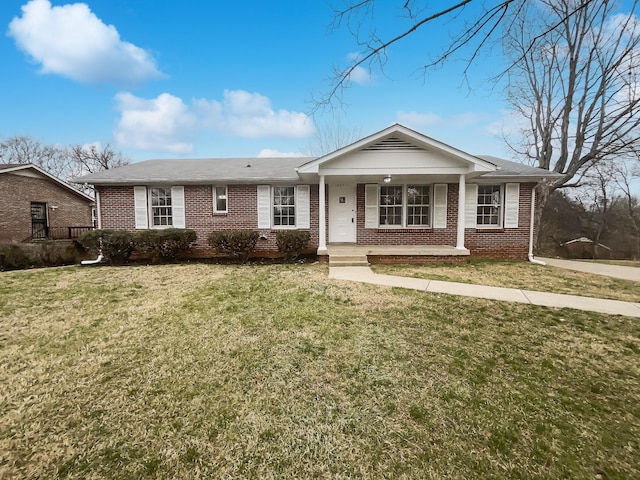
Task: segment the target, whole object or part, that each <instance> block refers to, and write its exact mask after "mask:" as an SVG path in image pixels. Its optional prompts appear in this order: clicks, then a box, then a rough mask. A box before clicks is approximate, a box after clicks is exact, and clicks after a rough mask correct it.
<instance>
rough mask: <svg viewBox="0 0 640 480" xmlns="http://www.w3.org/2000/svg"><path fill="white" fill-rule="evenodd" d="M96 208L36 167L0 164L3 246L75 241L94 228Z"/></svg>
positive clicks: (86, 198)
mask: <svg viewBox="0 0 640 480" xmlns="http://www.w3.org/2000/svg"><path fill="white" fill-rule="evenodd" d="M93 205H94V202H93V199H92V198H91V197H89V196H88V195H85V194H84V193H82V192H80V191H78V190H76V189H75V188H73V187H72V186H71V185H68V184H67V183H65V182H63V181H62V180H60V179H58V178H56V177H54V176H52V175H50V174H48V173H47V172H45V171H44V170H42V169H41V168H39V167H37V166H35V165H31V164H26V165H7V164H0V242H27V241H31V240H43V239H58V238H70V237H75V236H77V235H78V234H79V233H81V232H82V231H84V230H86V229H88V228H90V227H91V226H92V225H93V223H92V208H93Z"/></svg>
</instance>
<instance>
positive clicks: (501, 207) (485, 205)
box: [476, 184, 505, 229]
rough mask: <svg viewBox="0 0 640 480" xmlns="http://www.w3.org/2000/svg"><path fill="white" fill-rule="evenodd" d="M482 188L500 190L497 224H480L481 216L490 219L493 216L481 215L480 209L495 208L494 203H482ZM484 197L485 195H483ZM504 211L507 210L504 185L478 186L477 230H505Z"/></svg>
mask: <svg viewBox="0 0 640 480" xmlns="http://www.w3.org/2000/svg"><path fill="white" fill-rule="evenodd" d="M482 188H492V189H496V188H497V189H498V192H499V194H498V198H499V199H500V203H499V204H498V206H497V208H498V213H497V220H498V221H497V223H480V221H479V220H480V218H481V215H482V217H483V218H484V217H490V216H492V215H490V214H489V215H485V214H481V213H480V209H481V208H492V207H494V205H495V204H494V203H491V204H489V203H483V204H481V203H480V195H481V193H480V190H481V189H482ZM483 195H484V194H483ZM494 208H495V207H494ZM504 210H505V205H504V185H503V184H478V191H477V193H476V228H477V229H496V228H503V225H504Z"/></svg>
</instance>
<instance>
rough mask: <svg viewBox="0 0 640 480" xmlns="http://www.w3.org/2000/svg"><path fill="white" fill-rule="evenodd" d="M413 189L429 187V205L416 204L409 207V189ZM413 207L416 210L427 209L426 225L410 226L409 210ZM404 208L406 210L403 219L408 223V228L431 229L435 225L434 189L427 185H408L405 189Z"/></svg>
mask: <svg viewBox="0 0 640 480" xmlns="http://www.w3.org/2000/svg"><path fill="white" fill-rule="evenodd" d="M411 187H414V188H415V187H423V188H424V187H427V188H428V189H429V192H428V194H427V195H426V197H427V201H428V202H429V203H414V204H411V205H409V188H411ZM411 207H416V208H424V207H427V210H428V214H427V223H426V224H424V223H419V224H413V225H409V208H411ZM404 208H405V211H404V214H403V218H404V221H405V222H406V228H431V225H433V187H432V186H431V185H426V184H412V183H408V184H406V185H405V187H404ZM420 216H422V215H420Z"/></svg>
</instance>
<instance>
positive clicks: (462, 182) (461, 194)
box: [456, 173, 466, 250]
mask: <svg viewBox="0 0 640 480" xmlns="http://www.w3.org/2000/svg"><path fill="white" fill-rule="evenodd" d="M465 196H466V177H465V176H464V174H463V173H461V174H460V178H459V180H458V235H457V239H456V249H458V250H465V248H464V217H465V215H464V213H465V212H464V209H465V203H466V202H465Z"/></svg>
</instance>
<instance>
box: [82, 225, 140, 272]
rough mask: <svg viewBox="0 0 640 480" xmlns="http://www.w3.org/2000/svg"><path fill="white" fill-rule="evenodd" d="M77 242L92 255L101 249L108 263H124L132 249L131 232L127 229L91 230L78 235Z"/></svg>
mask: <svg viewBox="0 0 640 480" xmlns="http://www.w3.org/2000/svg"><path fill="white" fill-rule="evenodd" d="M78 243H79V244H80V245H82V246H83V247H84V248H85V249H86V250H87V251H89V252H90V253H92V254H94V255H97V254H98V253H99V252H100V251H102V255H103V256H104V258H105V259H106V260H107V262H109V263H110V264H120V263H125V262H126V261H127V260H129V257H131V254H132V253H133V249H134V242H133V233H131V232H129V231H127V230H91V231H88V232H84V233H83V234H82V235H80V238H78Z"/></svg>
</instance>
